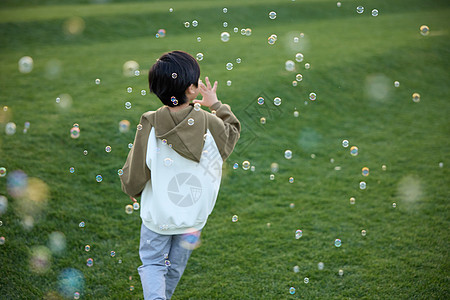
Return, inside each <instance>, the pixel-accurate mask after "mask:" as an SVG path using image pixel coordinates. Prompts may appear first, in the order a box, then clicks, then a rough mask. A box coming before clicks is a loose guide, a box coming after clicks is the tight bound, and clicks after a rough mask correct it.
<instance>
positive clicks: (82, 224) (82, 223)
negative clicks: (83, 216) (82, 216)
mask: <svg viewBox="0 0 450 300" xmlns="http://www.w3.org/2000/svg"><path fill="white" fill-rule="evenodd" d="M85 226H86V223H85V222H84V221H81V222H80V224H78V227H80V228H84V227H85Z"/></svg>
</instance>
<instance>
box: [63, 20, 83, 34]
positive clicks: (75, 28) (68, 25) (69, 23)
mask: <svg viewBox="0 0 450 300" xmlns="http://www.w3.org/2000/svg"><path fill="white" fill-rule="evenodd" d="M85 27H86V24H85V22H84V20H83V19H82V18H80V17H71V18H69V19H67V20H66V21H65V22H64V24H63V30H64V33H65V34H66V35H79V34H81V33H83V31H84V28H85Z"/></svg>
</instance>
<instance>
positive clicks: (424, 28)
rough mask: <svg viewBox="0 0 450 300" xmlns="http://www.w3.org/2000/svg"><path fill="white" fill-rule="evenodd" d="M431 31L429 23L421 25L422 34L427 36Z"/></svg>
mask: <svg viewBox="0 0 450 300" xmlns="http://www.w3.org/2000/svg"><path fill="white" fill-rule="evenodd" d="M429 33H430V28H429V27H428V26H427V25H422V26H420V34H421V35H423V36H425V35H428V34H429Z"/></svg>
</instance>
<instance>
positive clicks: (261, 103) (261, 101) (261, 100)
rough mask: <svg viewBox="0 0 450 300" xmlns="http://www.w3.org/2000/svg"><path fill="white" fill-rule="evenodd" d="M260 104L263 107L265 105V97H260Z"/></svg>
mask: <svg viewBox="0 0 450 300" xmlns="http://www.w3.org/2000/svg"><path fill="white" fill-rule="evenodd" d="M258 104H259V105H263V104H264V98H263V97H259V98H258Z"/></svg>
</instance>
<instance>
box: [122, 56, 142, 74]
mask: <svg viewBox="0 0 450 300" xmlns="http://www.w3.org/2000/svg"><path fill="white" fill-rule="evenodd" d="M122 69H123V75H124V76H126V77H132V76H135V72H136V71H138V70H139V64H138V63H137V62H136V61H134V60H129V61H126V62H125V63H124V64H123V67H122Z"/></svg>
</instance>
